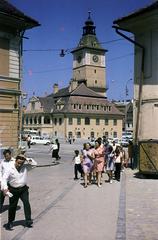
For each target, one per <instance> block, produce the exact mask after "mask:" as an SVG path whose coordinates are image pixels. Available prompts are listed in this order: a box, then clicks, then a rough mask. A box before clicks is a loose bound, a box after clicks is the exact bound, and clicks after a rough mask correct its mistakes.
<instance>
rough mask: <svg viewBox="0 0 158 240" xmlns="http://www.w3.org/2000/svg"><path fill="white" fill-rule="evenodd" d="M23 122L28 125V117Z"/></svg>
mask: <svg viewBox="0 0 158 240" xmlns="http://www.w3.org/2000/svg"><path fill="white" fill-rule="evenodd" d="M25 122H26V125H28V123H29V120H28V117H26V119H25Z"/></svg>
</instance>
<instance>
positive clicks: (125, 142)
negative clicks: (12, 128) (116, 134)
mask: <svg viewBox="0 0 158 240" xmlns="http://www.w3.org/2000/svg"><path fill="white" fill-rule="evenodd" d="M120 144H121V145H122V146H123V147H128V144H129V139H128V138H125V137H123V138H122V139H121V141H120Z"/></svg>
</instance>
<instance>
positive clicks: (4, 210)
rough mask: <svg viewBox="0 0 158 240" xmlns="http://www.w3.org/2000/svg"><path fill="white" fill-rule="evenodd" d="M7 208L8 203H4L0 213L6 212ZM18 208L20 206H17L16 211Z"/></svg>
mask: <svg viewBox="0 0 158 240" xmlns="http://www.w3.org/2000/svg"><path fill="white" fill-rule="evenodd" d="M8 208H9V205H4V206H3V209H2V212H1V213H3V212H6V211H7V210H8ZM20 208H21V207H20V206H17V208H16V211H18V210H19V209H20Z"/></svg>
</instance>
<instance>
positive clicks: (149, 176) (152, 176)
mask: <svg viewBox="0 0 158 240" xmlns="http://www.w3.org/2000/svg"><path fill="white" fill-rule="evenodd" d="M133 176H134V177H135V178H139V179H158V173H157V174H156V173H155V174H143V173H141V172H136V173H134V175H133Z"/></svg>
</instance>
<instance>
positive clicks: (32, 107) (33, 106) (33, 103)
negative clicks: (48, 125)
mask: <svg viewBox="0 0 158 240" xmlns="http://www.w3.org/2000/svg"><path fill="white" fill-rule="evenodd" d="M31 110H32V111H34V110H35V102H32V103H31Z"/></svg>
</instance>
